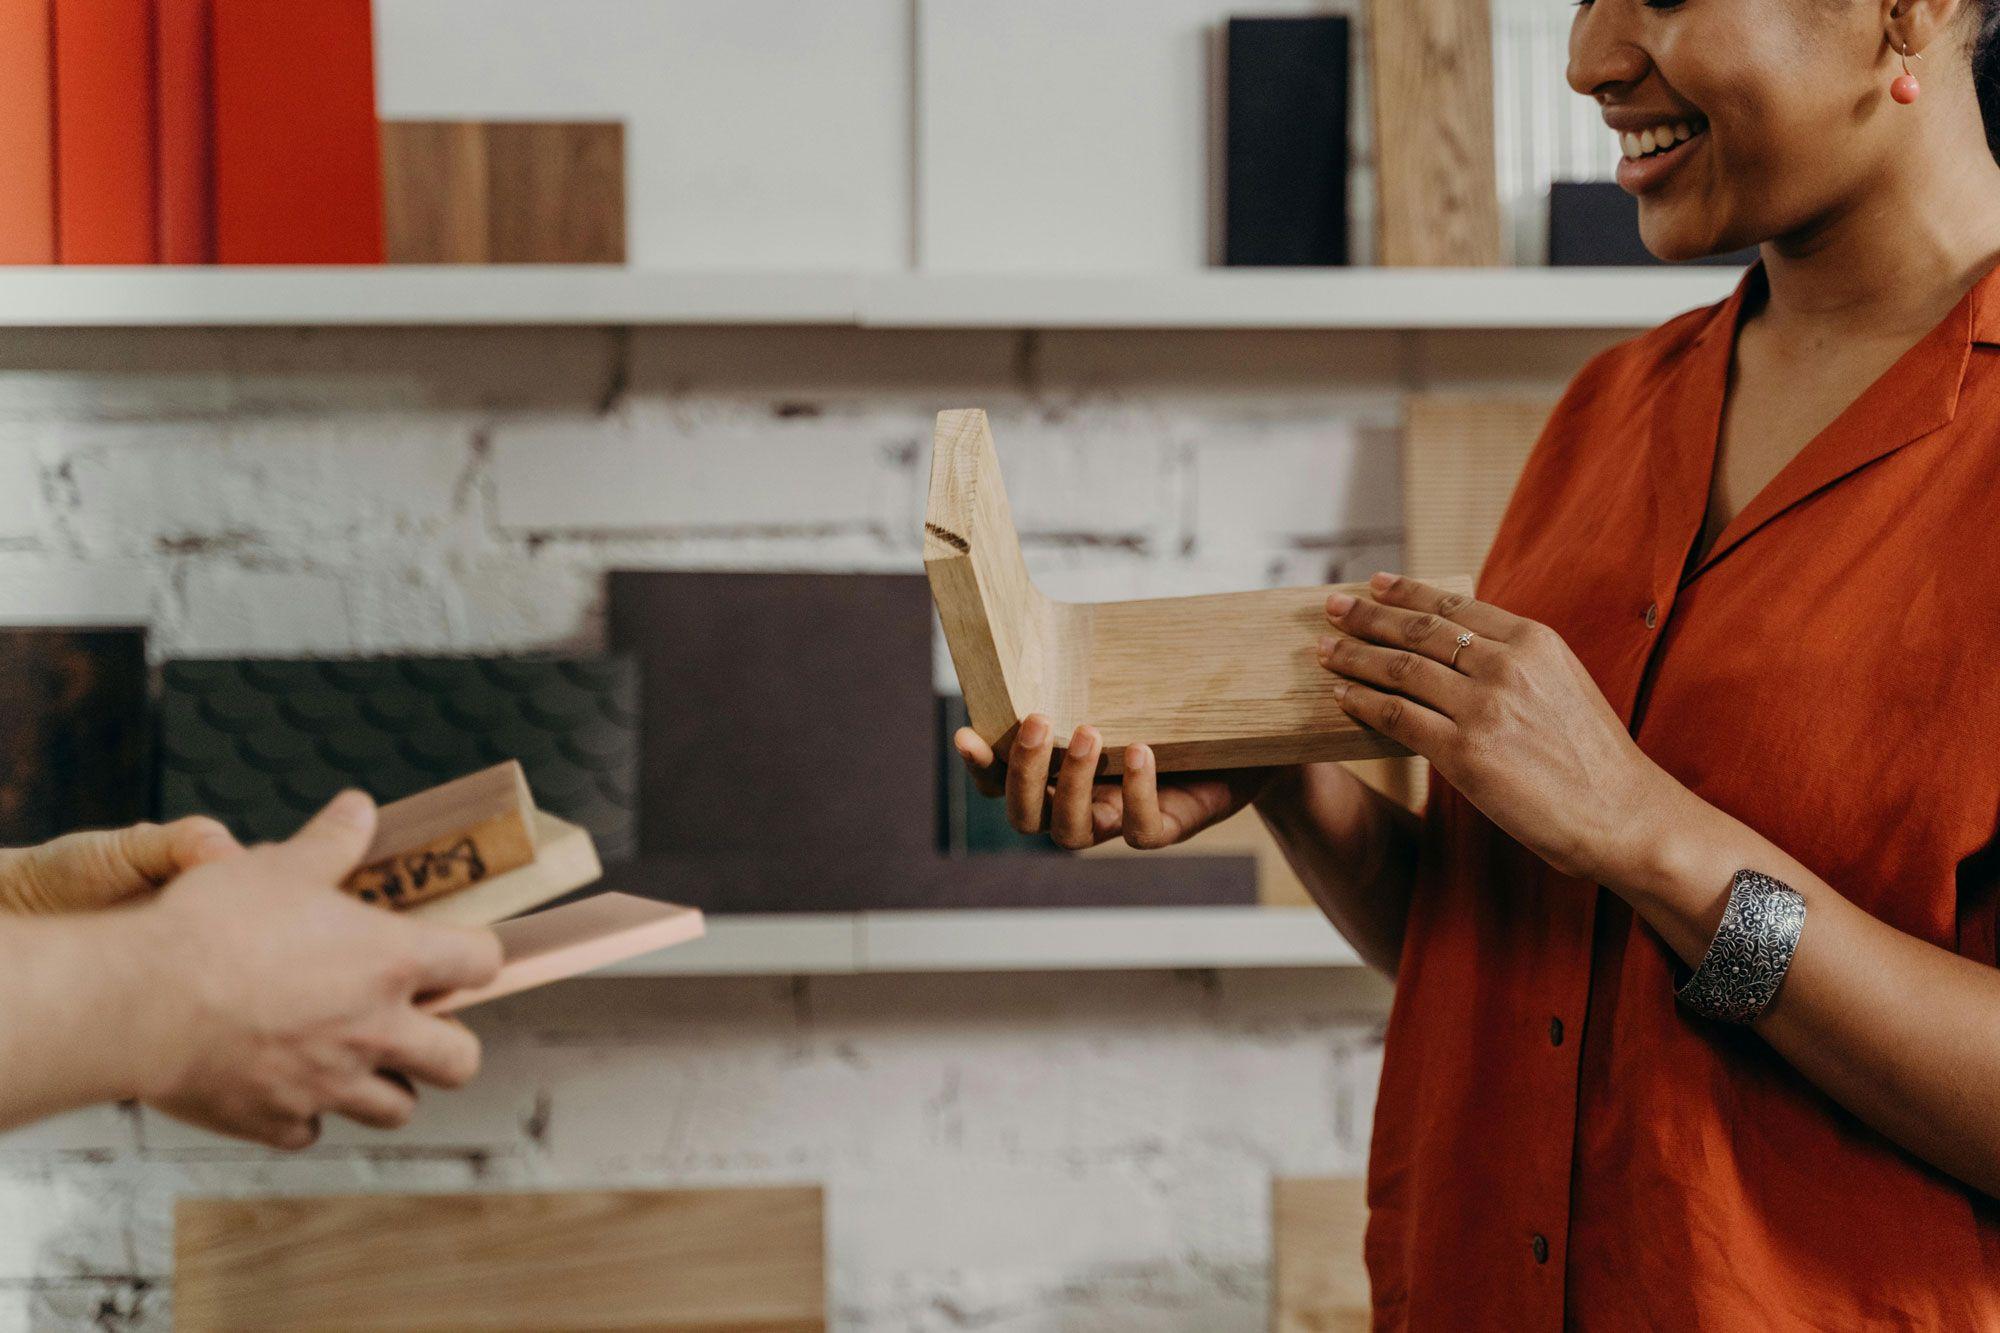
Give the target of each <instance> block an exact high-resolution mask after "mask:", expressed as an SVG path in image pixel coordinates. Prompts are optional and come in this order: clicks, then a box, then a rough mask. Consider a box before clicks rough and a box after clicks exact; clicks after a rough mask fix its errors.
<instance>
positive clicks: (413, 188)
mask: <svg viewBox="0 0 2000 1333" xmlns="http://www.w3.org/2000/svg"><path fill="white" fill-rule="evenodd" d="M489 189H490V185H489V181H488V172H487V162H486V126H485V125H484V124H481V123H480V122H478V121H429V120H410V121H385V122H383V125H382V197H383V215H384V220H385V222H386V225H387V230H388V247H389V262H390V263H392V264H484V263H486V262H487V260H488V259H489V258H491V254H490V247H489V246H488V244H487V231H488V227H489V225H490V223H489V221H488V217H487V196H488V192H489Z"/></svg>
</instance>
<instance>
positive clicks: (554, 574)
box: [0, 329, 1602, 1333]
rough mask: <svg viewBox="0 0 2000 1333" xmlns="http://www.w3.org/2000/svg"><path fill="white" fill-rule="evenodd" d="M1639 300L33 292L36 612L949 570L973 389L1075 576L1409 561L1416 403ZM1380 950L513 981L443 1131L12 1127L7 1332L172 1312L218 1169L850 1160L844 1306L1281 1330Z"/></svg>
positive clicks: (876, 1320)
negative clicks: (1318, 968)
mask: <svg viewBox="0 0 2000 1333" xmlns="http://www.w3.org/2000/svg"><path fill="white" fill-rule="evenodd" d="M1601 342H1602V340H1577V339H1570V338H1564V337H1559V336H1555V335H1551V336H1549V337H1546V338H1536V337H1530V338H1518V337H1517V338H1470V337H1455V336H1437V337H1422V336H1417V335H1398V336H1377V335H1352V334H1338V335H1332V334H1329V335H1319V334H1278V333H1271V334H1227V335H1226V334H1208V333H1188V334H1176V333H1159V334H1144V335H1134V334H1111V333H1087V332H1085V333H1065V334H1059V335H1057V334H1049V335H1031V334H1023V335H1014V334H1004V333H948V332H947V333H868V334H862V333H856V332H851V331H842V330H821V329H801V330H744V329H734V330H724V329H715V330H700V329H663V330H651V331H632V332H615V331H614V332H604V331H594V330H574V331H562V330H491V331H423V330H406V331H375V332H370V331H326V332H248V331H237V332H211V331H174V332H166V331H163V332H114V331H106V332H78V331H67V332H42V333H33V332H10V331H0V621H16V622H20V621H29V622H34V621H46V620H62V621H73V620H76V619H95V620H124V621H131V620H135V619H138V620H146V621H149V622H150V623H151V624H152V625H153V627H154V630H155V638H154V650H155V652H156V654H159V655H170V654H179V653H215V652H260V653H261V652H269V653H304V652H314V653H318V652H329V653H345V652H370V651H391V650H446V651H456V650H465V651H512V650H521V649H537V648H585V649H588V648H591V647H594V646H596V645H598V644H599V643H600V642H601V637H602V634H601V630H602V625H601V622H602V607H601V595H600V585H601V574H602V572H603V571H604V570H605V569H607V568H611V567H615V566H630V565H639V566H659V567H686V568H726V567H753V568H794V569H799V568H820V569H840V570H911V571H914V570H915V569H917V568H918V567H919V550H920V547H919V544H918V542H917V540H916V535H915V534H916V532H917V526H918V521H919V516H920V514H921V509H922V497H923V488H924V482H925V477H926V468H927V448H926V442H927V440H928V432H929V420H930V416H931V414H932V413H934V412H935V411H936V410H937V409H939V408H941V407H948V406H986V407H988V408H989V409H990V410H992V412H993V414H994V424H995V430H996V434H997V437H998V439H999V442H1000V446H1001V449H1002V451H1003V454H1004V456H1005V459H1006V462H1007V465H1008V467H1009V484H1010V487H1011V488H1012V491H1013V498H1014V502H1015V507H1016V510H1017V516H1018V517H1019V519H1020V521H1021V526H1022V529H1023V531H1024V533H1026V534H1027V546H1028V553H1029V559H1030V561H1031V563H1032V564H1033V566H1034V568H1035V572H1036V574H1037V576H1038V577H1039V578H1041V579H1043V580H1044V581H1045V583H1046V585H1047V586H1048V588H1049V589H1050V591H1051V592H1053V593H1055V594H1056V595H1058V596H1068V597H1079V598H1102V597H1127V596H1163V595H1171V594H1175V593H1185V592H1207V591H1220V590H1225V589H1230V588H1240V587H1246V586H1258V585H1263V584H1274V583H1300V582H1312V581H1317V580H1320V579H1324V578H1327V577H1330V576H1338V577H1366V575H1367V574H1368V573H1369V572H1370V571H1371V570H1373V569H1374V568H1377V567H1381V566H1384V565H1393V564H1394V563H1395V562H1396V559H1397V541H1398V537H1399V517H1398V514H1397V512H1396V509H1397V498H1396V496H1397V483H1396V476H1397V469H1396V460H1395V453H1394V448H1393V441H1392V440H1389V439H1386V438H1385V437H1384V435H1383V431H1384V429H1385V428H1386V427H1390V426H1393V424H1394V422H1395V420H1396V415H1397V407H1396V403H1397V398H1398V395H1399V394H1400V393H1401V392H1402V391H1403V390H1404V389H1405V388H1408V387H1411V386H1413V385H1417V384H1439V383H1447V384H1448V383H1454V382H1479V383H1518V382H1528V383H1547V382H1549V380H1550V379H1551V378H1552V377H1554V378H1559V377H1560V376H1561V375H1562V374H1565V373H1567V371H1568V369H1571V368H1573V367H1574V366H1575V365H1576V364H1578V363H1580V361H1581V360H1582V358H1583V357H1584V356H1585V355H1587V354H1588V352H1589V351H1591V350H1593V349H1594V347H1595V346H1597V345H1601ZM1382 1004H1383V994H1382V992H1381V990H1380V988H1379V987H1377V986H1375V985H1373V984H1372V983H1369V982H1368V981H1367V980H1366V979H1364V978H1359V977H1356V976H1354V975H1351V974H1341V973H1329V972H1315V973H1276V974H1232V975H1225V976H1219V977H1218V976H1204V975H1170V974H1153V975H1147V974H1140V975H1068V976H1054V977H1025V976H1024V977H983V976H956V977H906V978H889V977H884V978H867V979H847V980H815V981H808V982H800V983H797V984H794V983H790V982H784V981H729V980H703V981H697V980H685V981H678V980H677V981H643V980H627V981H594V982H582V983H576V984H573V985H570V986H567V987H559V988H555V989H552V990H550V991H547V992H543V993H541V994H538V995H532V996H526V997H521V998H519V999H517V1000H514V1001H510V1002H507V1003H504V1004H501V1005H496V1006H494V1007H493V1008H492V1009H490V1010H487V1011H483V1012H481V1013H479V1014H476V1015H475V1016H474V1022H475V1025H476V1026H477V1027H478V1028H479V1029H480V1031H481V1033H482V1035H483V1036H484V1037H485V1038H486V1041H487V1050H488V1068H487V1072H486V1075H485V1077H484V1078H482V1080H481V1081H480V1082H479V1083H478V1084H477V1085H476V1086H475V1087H474V1088H472V1089H470V1090H468V1091H466V1092H464V1093H461V1094H457V1095H453V1096H436V1097H431V1098H429V1099H427V1101H426V1104H425V1108H424V1111H423V1113H422V1115H421V1117H420V1119H419V1121H418V1123H417V1124H416V1125H415V1126H413V1127H412V1128H411V1130H410V1131H409V1132H407V1133H405V1134H403V1135H400V1136H396V1137H384V1136H380V1135H375V1134H371V1133H369V1132H366V1131H362V1130H358V1129H353V1128H351V1127H349V1128H334V1129H332V1130H331V1131H330V1132H329V1134H328V1135H327V1139H326V1142H325V1144H324V1145H323V1146H321V1147H319V1148H317V1149H315V1150H314V1151H312V1152H310V1153H308V1154H305V1155H303V1156H301V1157H296V1158H280V1157H275V1156H269V1155H266V1154H262V1153H258V1152H254V1151H250V1150H246V1149H242V1148H238V1147H235V1146H233V1145H228V1144H223V1143H221V1142H219V1141H217V1140H214V1139H210V1138H207V1137H205V1136H203V1135H200V1134H197V1133H195V1132H193V1131H189V1130H186V1129H183V1128H181V1127H180V1126H177V1125H174V1124H172V1123H170V1122H167V1121H164V1120H162V1119H160V1118H159V1117H157V1116H153V1115H151V1114H143V1115H142V1114H136V1113H131V1112H126V1111H121V1110H118V1109H115V1108H113V1109H103V1108H100V1109H98V1110H94V1111H90V1112H87V1113H84V1114H82V1115H79V1116H75V1117H69V1118H66V1119H64V1120H62V1121H59V1122H56V1123H53V1124H50V1125H44V1126H38V1127H35V1128H33V1129H30V1130H27V1131H24V1132H22V1133H19V1134H16V1135H12V1136H8V1137H5V1138H0V1333H11V1331H12V1330H14V1329H26V1328H35V1329H66V1328H106V1329H161V1328H165V1327H166V1326H167V1320H168V1317H169V1309H170V1291H169V1289H168V1280H169V1278H170V1276H171V1267H172V1260H171V1245H170V1240H171V1237H170V1218H171V1213H172V1201H173V1199H174V1197H175V1196H176V1195H177V1194H180V1193H185V1192H207V1193H223V1194H247V1193H257V1192H284V1191H293V1192H305V1191H325V1190H351V1189H368V1190H426V1189H463V1188H480V1187H488V1186H490V1187H504V1188H542V1187H571V1186H574V1187H593V1186H649V1185H672V1184H710V1183H727V1182H792V1181H817V1182H823V1183H824V1184H825V1185H826V1186H827V1188H828V1191H829V1194H828V1201H829V1208H830V1211H831V1217H830V1237H831V1260H832V1270H831V1271H832V1282H833V1292H832V1296H833V1301H834V1306H835V1310H836V1320H835V1322H836V1326H837V1327H838V1328H840V1329H842V1330H853V1331H861V1330H867V1331H870V1333H873V1331H874V1330H882V1331H883V1333H888V1331H889V1330H921V1331H924V1333H930V1331H931V1330H939V1331H943V1330H959V1329H970V1328H978V1329H982V1330H987V1331H988V1333H1029V1331H1030V1330H1047V1329H1066V1330H1093V1331H1104V1333H1111V1331H1123V1330H1133V1331H1135V1333H1136V1331H1137V1330H1155V1329H1169V1330H1187V1331H1188V1333H1196V1331H1197V1330H1199V1331H1200V1333H1227V1331H1230V1330H1240V1331H1241V1333H1250V1331H1251V1330H1257V1329H1261V1328H1263V1327H1264V1326H1265V1318H1266V1315H1265V1309H1264V1305H1265V1300H1266V1297H1267V1286H1266V1278H1265V1263H1266V1255H1267V1250H1268V1239H1269V1238H1268V1234H1267V1225H1268V1224H1267V1222H1266V1219H1265V1194H1266V1189H1267V1182H1268V1180H1269V1178H1270V1176H1271V1175H1272V1174H1273V1173H1274V1172H1286V1173H1312V1172H1317V1173H1343V1172H1353V1171H1358V1170H1359V1169H1360V1166H1361V1164H1362V1161H1363V1159H1364V1153H1365V1148H1366V1141H1367V1135H1368V1130H1369V1125H1370V1123H1371V1118H1372V1112H1373V1100H1374V1083H1375V1076H1376V1070H1377V1068H1378V1063H1379V1047H1378V1041H1379V1035H1378V1034H1379V1028H1380V1023H1381V1015H1382Z"/></svg>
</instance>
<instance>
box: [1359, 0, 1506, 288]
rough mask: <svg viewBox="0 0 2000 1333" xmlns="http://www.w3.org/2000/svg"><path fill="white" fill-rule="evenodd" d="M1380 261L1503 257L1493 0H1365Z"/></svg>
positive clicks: (1481, 261) (1480, 261) (1467, 261)
mask: <svg viewBox="0 0 2000 1333" xmlns="http://www.w3.org/2000/svg"><path fill="white" fill-rule="evenodd" d="M1368 23H1369V29H1370V36H1369V42H1368V46H1369V50H1370V52H1371V55H1372V59H1371V61H1370V65H1369V71H1370V76H1371V78H1372V79H1373V82H1374V88H1375V221H1376V236H1377V241H1376V252H1375V253H1376V256H1377V259H1376V262H1377V263H1380V264H1392V265H1416V266H1424V265H1486V264H1498V263H1499V262H1500V196H1499V188H1498V184H1497V182H1496V179H1495V167H1494V161H1493V19H1492V15H1491V13H1490V12H1489V10H1488V6H1487V0H1369V5H1368Z"/></svg>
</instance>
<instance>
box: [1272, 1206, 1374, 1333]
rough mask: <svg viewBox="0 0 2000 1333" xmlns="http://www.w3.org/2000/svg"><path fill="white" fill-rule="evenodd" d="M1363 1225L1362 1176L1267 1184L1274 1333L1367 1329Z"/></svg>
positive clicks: (1340, 1332)
mask: <svg viewBox="0 0 2000 1333" xmlns="http://www.w3.org/2000/svg"><path fill="white" fill-rule="evenodd" d="M1367 1227H1368V1186H1367V1182H1366V1181H1361V1180H1274V1181H1272V1182H1271V1261H1272V1262H1271V1292H1272V1302H1271V1330H1272V1333H1349V1331H1350V1330H1351V1331H1352V1333H1365V1330H1366V1329H1367V1328H1368V1326H1369V1303H1370V1297H1369V1290H1368V1269H1367V1266H1366V1265H1365V1264H1364V1263H1363V1262H1362V1254H1361V1245H1362V1237H1363V1235H1364V1234H1365V1232H1366V1231H1367Z"/></svg>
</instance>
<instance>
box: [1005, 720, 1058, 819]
mask: <svg viewBox="0 0 2000 1333" xmlns="http://www.w3.org/2000/svg"><path fill="white" fill-rule="evenodd" d="M1053 739H1054V737H1053V732H1052V729H1051V728H1050V726H1049V720H1048V719H1047V718H1045V717H1043V716H1042V715H1041V714H1040V713H1031V714H1029V716H1028V718H1027V720H1026V721H1024V722H1022V723H1021V729H1020V730H1019V731H1017V732H1015V733H1014V748H1013V749H1012V750H1010V751H1008V753H1007V822H1008V823H1010V824H1012V825H1013V826H1014V827H1015V829H1016V830H1018V831H1019V832H1022V833H1040V832H1041V831H1042V830H1043V829H1044V828H1045V827H1047V823H1046V820H1047V817H1048V810H1047V798H1048V786H1049V755H1050V753H1051V751H1052V750H1053V749H1054V745H1053Z"/></svg>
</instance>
